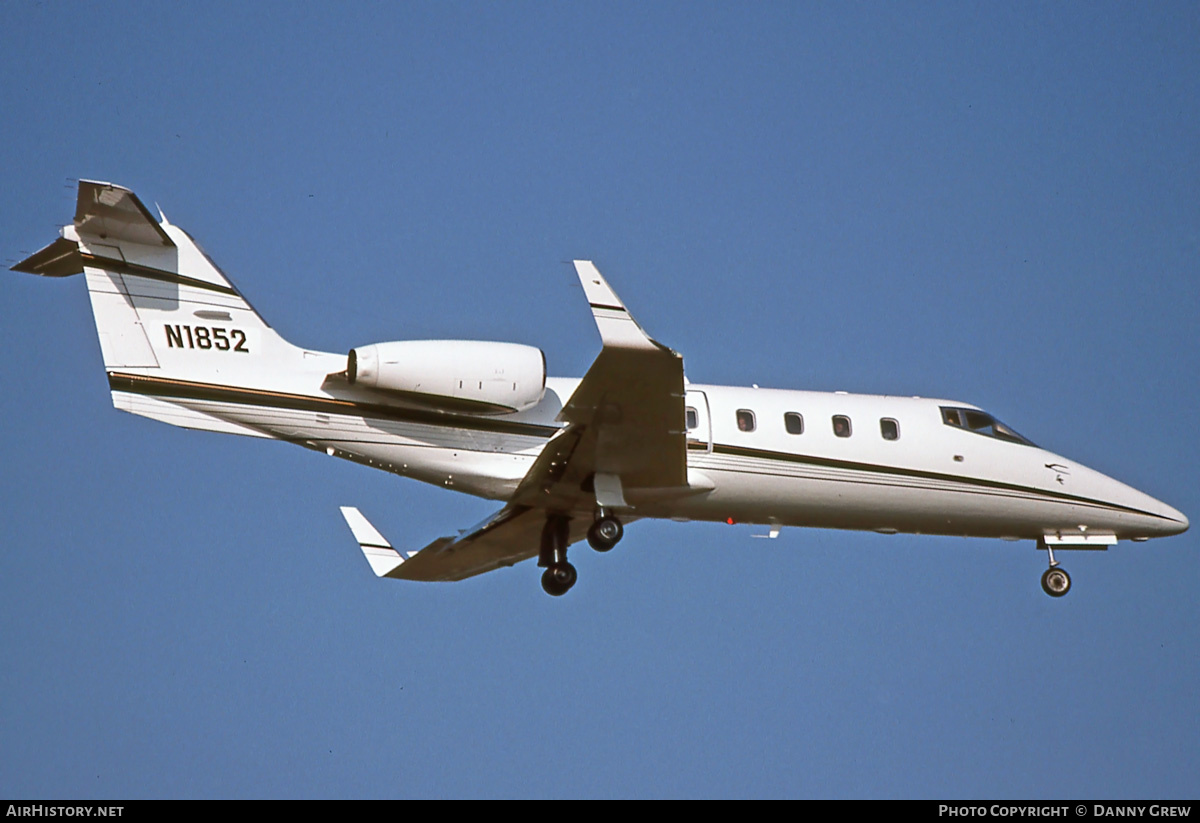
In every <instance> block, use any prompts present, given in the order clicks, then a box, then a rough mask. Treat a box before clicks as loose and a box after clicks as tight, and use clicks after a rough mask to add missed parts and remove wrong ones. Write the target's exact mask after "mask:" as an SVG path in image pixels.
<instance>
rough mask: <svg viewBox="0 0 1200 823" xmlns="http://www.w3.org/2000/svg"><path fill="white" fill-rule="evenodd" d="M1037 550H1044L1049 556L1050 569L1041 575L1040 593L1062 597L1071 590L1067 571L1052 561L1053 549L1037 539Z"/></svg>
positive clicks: (1069, 576) (1055, 561) (1042, 540)
mask: <svg viewBox="0 0 1200 823" xmlns="http://www.w3.org/2000/svg"><path fill="white" fill-rule="evenodd" d="M1038 548H1039V549H1045V550H1046V552H1047V554H1049V556H1050V568H1048V569H1046V571H1045V572H1043V573H1042V591H1044V592H1045V593H1046V594H1048V595H1050V596H1051V597H1062V596H1063V595H1065V594H1066V593H1067V592H1069V591H1070V590H1071V575H1069V574H1067V570H1066V569H1064V568H1060V567H1059V565H1058V561H1057V560H1055V559H1054V549H1052V548H1050V544H1049V543H1047V542H1046V541H1045V540H1044V539H1041V538H1039V539H1038Z"/></svg>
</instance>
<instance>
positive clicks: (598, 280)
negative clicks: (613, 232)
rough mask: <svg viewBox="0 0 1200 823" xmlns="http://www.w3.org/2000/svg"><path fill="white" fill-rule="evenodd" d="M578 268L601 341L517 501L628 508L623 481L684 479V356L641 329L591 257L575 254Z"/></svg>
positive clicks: (682, 483)
mask: <svg viewBox="0 0 1200 823" xmlns="http://www.w3.org/2000/svg"><path fill="white" fill-rule="evenodd" d="M575 271H576V274H578V276H579V282H580V283H581V284H582V285H583V290H584V293H585V294H586V295H587V298H588V303H589V305H590V306H591V309H592V316H593V317H594V318H595V320H596V327H597V328H598V329H599V331H600V338H601V341H602V342H603V344H604V348H603V349H601V351H600V354H599V355H598V356H597V357H596V360H595V362H593V363H592V366H591V368H589V369H588V371H587V374H585V375H584V377H583V380H581V381H580V383H579V386H578V388H576V389H575V392H574V394H572V395H571V397H570V399H569V400H567V402H566V404H565V405H564V406H563V409H562V411H561V412H560V413H559V419H560V420H563V421H565V422H567V423H568V424H569V425H568V426H567V428H566V429H564V430H563V431H562V432H560V433H559V434H558V435H556V436H555V437H554V438H553V439H552V440H551V441H550V443H548V444H547V446H546V448H545V449H543V451H542V454H541V456H540V457H539V458H538V460H537V461H536V462H535V463H534V465H533V467H532V468H531V469H530V471H529V474H528V475H526V477H525V479H524V480H523V481H522V483H521V486H520V487H519V488H518V490H517V494H516V495H515V497H514V501H515V502H518V503H521V504H524V505H530V506H537V507H539V508H559V509H571V508H577V507H579V506H580V505H581V504H582V503H585V502H586V503H588V504H589V505H590V504H593V503H594V502H596V501H599V502H600V503H601V505H606V506H611V507H614V508H623V507H624V505H625V504H624V502H623V498H622V492H623V490H624V489H630V488H655V489H671V488H681V487H686V486H687V482H688V481H687V443H686V440H685V437H686V430H685V427H684V415H683V398H684V387H683V358H682V357H681V356H680V355H679V354H677V353H676V352H674V351H672V350H671V349H669V348H667V347H666V346H664V345H662V344H661V343H659V342H657V341H655V340H653V339H651V338H650V336H649V335H647V334H646V332H645V331H643V330H642V327H641V326H639V325H638V324H637V321H636V320H634V319H633V316H632V315H630V313H629V310H628V309H626V308H625V304H624V303H622V302H621V298H619V297H617V295H616V293H615V292H614V291H613V290H612V288H611V287H610V286H609V285H608V283H607V281H605V279H604V278H603V277H602V276H601V274H600V272H599V271H598V270H597V269H596V266H595V265H593V264H592V262H591V261H588V260H576V261H575ZM581 492H582V494H581ZM593 495H594V496H593ZM584 498H586V499H584Z"/></svg>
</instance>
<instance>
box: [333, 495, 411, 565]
mask: <svg viewBox="0 0 1200 823" xmlns="http://www.w3.org/2000/svg"><path fill="white" fill-rule="evenodd" d="M341 512H342V517H343V518H344V519H345V521H346V525H347V526H349V527H350V533H351V534H353V535H354V539H355V540H356V541H357V542H358V547H359V548H360V549H361V550H362V553H363V557H365V558H367V563H369V564H370V566H371V571H373V572H375V576H376V577H387V576H388V574H390V573H391V572H393V571H395V570H396V569H398V568H399V567H400V566H402V565H403V564H404V557H403V555H401V554H400V552H398V551H396V550H395V549H393V548H392V544H391V543H389V542H388V541H387V538H385V537H384V536H383V535H382V534H380V532H379V529H377V528H375V526H373V525H372V524H371V521H370V520H367V518H366V517H365V516H364V515H363V513H362V512H360V511H359V510H358V509H357V508H355V507H354V506H342V507H341Z"/></svg>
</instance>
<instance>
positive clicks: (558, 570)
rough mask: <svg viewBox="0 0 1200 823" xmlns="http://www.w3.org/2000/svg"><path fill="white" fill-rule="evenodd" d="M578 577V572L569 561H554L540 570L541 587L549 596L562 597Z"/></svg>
mask: <svg viewBox="0 0 1200 823" xmlns="http://www.w3.org/2000/svg"><path fill="white" fill-rule="evenodd" d="M578 579H579V574H578V572H576V571H575V567H574V566H572V565H571V564H570V563H555V564H554V565H553V566H551V567H550V568H548V569H546V571H544V572H542V589H543V590H545V592H546V594H548V595H550V596H551V597H562V596H563V595H564V594H566V593H567V592H569V591H570V590H571V587H572V586H574V585H575V581H576V580H578Z"/></svg>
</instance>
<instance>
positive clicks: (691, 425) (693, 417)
mask: <svg viewBox="0 0 1200 823" xmlns="http://www.w3.org/2000/svg"><path fill="white" fill-rule="evenodd" d="M684 416H685V417H686V419H687V430H688V431H691V430H692V429H696V428H699V427H700V413H699V412H697V411H696V410H695V409H693V408H692V407H691V406H688V408H687V411H685V412H684Z"/></svg>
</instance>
